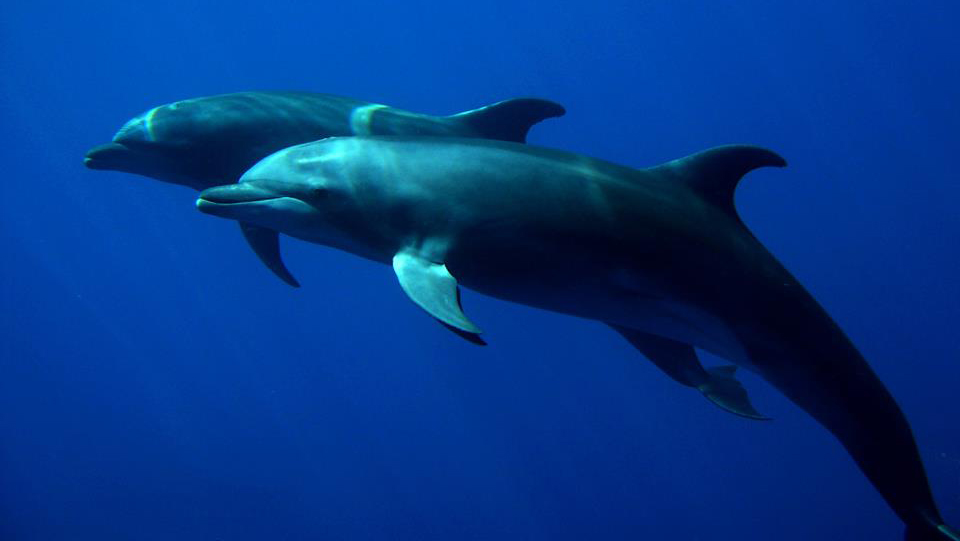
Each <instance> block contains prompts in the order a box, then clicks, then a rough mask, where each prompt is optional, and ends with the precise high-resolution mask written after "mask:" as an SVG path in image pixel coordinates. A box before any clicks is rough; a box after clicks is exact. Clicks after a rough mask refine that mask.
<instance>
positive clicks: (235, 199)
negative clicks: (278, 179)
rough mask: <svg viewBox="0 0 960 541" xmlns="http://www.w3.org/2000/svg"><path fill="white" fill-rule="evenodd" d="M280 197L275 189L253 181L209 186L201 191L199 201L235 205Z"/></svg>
mask: <svg viewBox="0 0 960 541" xmlns="http://www.w3.org/2000/svg"><path fill="white" fill-rule="evenodd" d="M278 197H281V196H279V195H277V194H276V193H275V192H274V191H273V190H268V189H266V188H263V187H260V186H257V185H256V184H252V183H244V184H228V185H226V186H215V187H213V188H207V189H206V190H203V191H202V192H200V198H199V199H198V200H197V201H205V202H207V203H214V204H217V205H235V204H238V203H253V202H256V201H264V200H267V199H276V198H278Z"/></svg>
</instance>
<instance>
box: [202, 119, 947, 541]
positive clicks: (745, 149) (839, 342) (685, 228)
mask: <svg viewBox="0 0 960 541" xmlns="http://www.w3.org/2000/svg"><path fill="white" fill-rule="evenodd" d="M785 165H786V162H785V161H784V160H783V158H781V157H780V156H779V155H777V154H776V153H774V152H772V151H769V150H766V149H762V148H758V147H751V146H743V145H733V146H726V147H718V148H714V149H710V150H706V151H703V152H699V153H697V154H694V155H691V156H688V157H686V158H682V159H678V160H674V161H672V162H668V163H665V164H662V165H660V166H657V167H653V168H650V169H643V170H635V169H630V168H627V167H622V166H619V165H616V164H612V163H609V162H604V161H601V160H594V159H591V158H587V157H585V156H580V155H577V154H573V153H568V152H562V151H557V150H550V149H544V148H536V147H531V146H527V145H518V144H515V143H507V142H498V141H485V140H479V139H473V140H467V139H446V138H417V137H347V138H331V139H326V140H323V141H317V142H314V143H307V144H304V145H299V146H296V147H293V148H288V149H285V150H282V151H280V152H277V153H275V154H273V155H271V156H269V157H267V158H265V159H264V160H262V161H260V162H259V163H258V164H257V165H255V166H254V167H252V168H251V169H250V170H249V171H247V172H246V173H244V175H243V177H242V178H241V179H240V183H239V184H232V185H229V186H222V187H217V188H211V189H208V190H205V191H204V192H202V193H201V194H200V198H199V199H198V200H197V207H198V208H199V210H200V211H201V212H205V213H207V214H211V215H214V216H220V217H223V218H229V219H235V220H245V221H250V222H252V223H255V224H258V225H260V226H262V227H268V228H271V229H273V230H276V231H281V232H283V233H286V234H288V235H292V236H295V237H298V238H301V239H304V240H307V241H310V242H315V243H319V244H323V245H327V246H331V247H334V248H338V249H341V250H344V251H346V252H349V253H352V254H355V255H358V256H361V257H364V258H367V259H370V260H373V261H378V262H381V263H384V264H387V265H391V266H392V267H393V270H394V272H395V274H396V276H397V279H398V281H399V283H400V287H401V288H402V289H403V290H404V292H405V293H406V294H407V295H408V296H409V298H410V299H411V300H412V301H413V302H414V303H416V304H417V305H418V306H420V307H421V308H422V309H423V310H425V311H426V312H427V313H428V314H430V315H431V316H433V317H434V318H436V319H437V320H439V321H440V322H442V323H443V324H444V325H446V326H447V327H449V328H451V329H453V330H454V331H456V332H457V333H458V334H460V335H461V336H464V337H466V338H468V339H470V340H471V341H475V342H478V341H479V337H478V335H479V333H480V329H479V328H478V327H477V325H476V324H474V323H473V321H471V320H470V319H469V318H468V317H467V316H466V314H465V313H464V312H463V309H462V307H461V304H460V295H459V291H460V290H459V286H460V285H463V286H464V287H468V288H471V289H473V290H475V291H478V292H481V293H484V294H487V295H490V296H493V297H497V298H501V299H504V300H508V301H512V302H516V303H520V304H525V305H529V306H535V307H539V308H543V309H546V310H551V311H555V312H560V313H565V314H569V315H575V316H579V317H583V318H588V319H594V320H598V321H602V322H604V323H607V324H608V325H610V326H611V327H613V328H614V329H616V330H617V331H618V332H620V333H621V334H623V335H624V336H625V337H626V338H627V339H628V340H630V342H631V343H633V344H634V345H635V346H636V347H637V348H638V349H640V351H641V352H643V353H645V354H647V355H648V356H649V357H650V358H651V360H653V361H654V362H655V363H656V364H658V365H660V366H661V368H664V369H665V370H666V371H667V372H668V373H670V374H672V375H674V376H675V378H676V379H678V380H680V381H681V382H685V383H686V384H689V385H692V386H699V385H701V384H702V383H703V381H704V377H705V375H704V372H705V371H704V370H703V369H702V367H699V368H700V369H699V371H698V370H690V366H691V364H693V365H698V363H697V362H696V357H695V352H694V347H699V348H702V349H704V350H707V351H710V352H712V353H714V354H717V355H719V356H721V357H724V358H726V359H728V360H730V361H732V362H734V363H736V364H738V365H740V366H742V367H744V368H747V369H748V370H751V371H753V372H756V373H757V374H759V375H760V376H761V377H763V378H764V379H766V380H767V381H768V382H770V383H771V384H772V385H773V386H775V387H776V388H777V389H778V390H780V391H781V392H782V393H783V394H784V395H786V396H787V397H788V398H789V399H790V400H791V401H793V402H794V403H795V404H797V405H798V406H799V407H801V408H803V409H804V410H805V411H806V412H807V413H809V414H810V415H811V416H813V417H814V418H815V419H816V420H817V421H818V422H819V423H820V424H822V425H823V426H824V427H826V428H827V429H828V430H829V431H830V432H832V433H833V434H834V436H836V438H837V439H838V440H839V441H840V443H841V444H843V446H844V447H845V448H846V449H847V452H849V453H850V455H851V456H852V458H853V459H854V460H855V461H856V463H857V465H858V466H859V467H860V469H861V471H863V473H864V474H865V475H866V477H867V478H868V479H869V480H870V482H871V483H873V485H874V487H876V489H877V490H878V491H879V492H880V494H881V495H882V496H883V498H884V499H885V500H886V502H887V503H888V504H889V506H890V507H891V508H892V509H893V511H894V512H896V513H897V515H898V516H899V517H900V519H901V520H903V522H904V523H905V524H906V526H907V529H906V539H907V540H908V541H935V540H939V541H947V540H949V541H960V536H958V533H957V531H956V530H954V529H952V528H950V527H949V526H947V525H945V524H944V521H943V519H942V518H941V516H940V513H939V511H938V510H937V506H936V504H935V502H934V500H933V495H932V494H931V492H930V487H929V483H928V481H927V476H926V472H925V471H924V467H923V463H922V461H921V459H920V454H919V452H918V451H917V446H916V442H915V441H914V437H913V434H912V431H911V429H910V425H909V424H908V422H907V420H906V418H905V416H904V415H903V412H902V411H901V410H900V408H899V406H898V405H897V403H896V401H895V400H894V399H893V397H892V396H891V395H890V393H889V391H888V390H887V389H886V387H885V386H884V385H883V383H882V382H881V381H880V380H879V378H877V376H876V375H875V374H874V373H873V371H872V370H871V369H870V366H869V365H868V364H867V362H866V360H865V359H864V358H863V357H862V355H861V354H860V353H859V352H858V351H857V349H856V347H855V346H854V345H853V344H852V343H851V342H850V340H849V339H848V338H847V337H846V335H845V334H844V333H843V331H842V330H841V329H840V327H839V326H838V325H837V324H836V323H835V322H834V321H833V320H832V319H831V318H830V316H829V315H828V314H827V313H826V312H825V311H824V310H823V308H822V307H821V306H820V305H819V304H818V303H817V302H816V300H815V299H814V298H813V297H812V296H810V294H809V293H807V291H806V290H805V289H804V288H803V287H802V286H801V285H800V283H799V282H798V281H797V280H796V279H795V278H794V277H793V276H792V275H791V274H790V273H789V272H788V271H787V270H786V269H785V268H784V267H783V266H782V265H781V264H780V263H779V262H778V261H777V260H776V259H775V258H774V257H773V255H772V254H770V253H769V252H768V251H767V250H766V248H764V247H763V245H762V244H761V243H760V242H759V241H758V240H757V239H756V238H755V237H754V236H753V235H752V234H751V233H750V231H748V230H747V228H746V226H744V224H743V223H742V222H741V221H740V219H739V217H738V216H737V213H736V210H735V208H734V204H733V194H734V190H735V188H736V186H737V184H738V182H739V181H740V178H741V177H743V176H744V175H746V174H747V173H749V172H750V171H752V170H754V169H756V168H759V167H767V166H777V167H783V166H785ZM695 368H696V367H695ZM725 371H726V372H727V373H729V372H730V370H729V369H725ZM718 387H719V389H709V388H708V389H702V391H703V392H704V393H705V394H708V396H709V393H710V392H715V391H720V392H722V391H723V389H722V387H723V386H722V385H721V386H718Z"/></svg>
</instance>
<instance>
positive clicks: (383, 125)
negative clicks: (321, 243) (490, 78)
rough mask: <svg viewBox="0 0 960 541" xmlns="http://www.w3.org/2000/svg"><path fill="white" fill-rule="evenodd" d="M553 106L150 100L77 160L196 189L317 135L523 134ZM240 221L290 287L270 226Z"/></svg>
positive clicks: (254, 97)
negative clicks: (425, 107)
mask: <svg viewBox="0 0 960 541" xmlns="http://www.w3.org/2000/svg"><path fill="white" fill-rule="evenodd" d="M563 114H564V109H563V107H562V106H560V105H559V104H556V103H554V102H551V101H547V100H542V99H536V98H517V99H510V100H505V101H501V102H498V103H495V104H492V105H488V106H486V107H481V108H479V109H474V110H471V111H466V112H463V113H459V114H455V115H451V116H431V115H423V114H418V113H411V112H408V111H403V110H400V109H395V108H392V107H387V106H385V105H380V104H376V103H369V102H365V101H361V100H356V99H353V98H345V97H341V96H333V95H329V94H315V93H309V92H239V93H234V94H223V95H218V96H209V97H202V98H193V99H187V100H182V101H178V102H174V103H170V104H166V105H161V106H159V107H154V108H153V109H150V110H149V111H147V112H146V113H143V114H142V115H140V116H137V117H135V118H133V119H132V120H130V121H129V122H127V123H126V124H124V126H123V127H122V128H120V131H118V132H117V134H116V135H115V136H114V138H113V141H112V142H110V143H107V144H105V145H100V146H97V147H94V148H92V149H90V150H89V151H88V152H87V155H86V158H85V159H84V163H85V164H86V166H87V167H89V168H91V169H99V170H112V171H123V172H127V173H135V174H138V175H143V176H146V177H150V178H154V179H157V180H162V181H164V182H170V183H173V184H180V185H183V186H188V187H190V188H193V189H195V190H203V189H205V188H209V187H212V186H219V185H221V184H228V183H231V182H236V181H237V179H239V178H240V175H242V174H243V172H244V171H246V170H247V169H249V168H250V167H251V166H252V165H253V164H255V163H257V161H259V160H260V159H261V158H264V157H266V156H267V155H269V154H271V153H272V152H275V151H277V150H280V149H282V148H286V147H289V146H292V145H296V144H300V143H306V142H308V141H315V140H317V139H323V138H325V137H331V136H336V135H424V136H456V137H481V138H489V139H501V140H504V141H517V142H523V141H524V139H525V138H526V135H527V132H528V131H529V129H530V127H531V126H533V125H534V124H536V123H538V122H540V121H541V120H544V119H547V118H551V117H557V116H562V115H563ZM241 230H242V232H243V234H244V236H245V237H246V239H247V241H248V243H249V244H250V246H251V248H253V250H254V252H255V253H256V254H257V256H258V257H259V258H260V260H261V261H262V262H263V263H264V264H265V265H266V266H267V267H268V268H269V269H270V270H271V271H273V272H274V274H276V275H277V276H278V277H279V278H280V279H282V280H283V281H284V282H286V283H288V284H290V285H291V286H294V287H297V286H299V283H298V282H297V280H296V278H294V277H293V275H292V274H291V273H290V271H289V270H288V269H287V267H286V265H284V263H283V259H282V258H281V256H280V247H279V242H278V238H277V233H276V232H275V231H271V230H269V229H264V228H260V227H255V226H252V225H250V224H246V223H241Z"/></svg>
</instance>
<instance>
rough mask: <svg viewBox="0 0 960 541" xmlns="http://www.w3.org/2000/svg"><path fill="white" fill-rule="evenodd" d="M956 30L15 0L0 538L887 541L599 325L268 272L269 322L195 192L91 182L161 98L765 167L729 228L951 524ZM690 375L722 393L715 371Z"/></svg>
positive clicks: (831, 448)
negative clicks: (708, 377)
mask: <svg viewBox="0 0 960 541" xmlns="http://www.w3.org/2000/svg"><path fill="white" fill-rule="evenodd" d="M957 20H960V3H957V2H955V1H929V2H892V1H880V2H869V3H865V2H836V1H825V0H807V1H803V2H799V1H792V0H790V1H784V2H769V1H761V0H737V1H735V2H694V1H689V0H677V1H671V2H626V1H612V2H576V3H574V2H545V1H541V2H526V1H518V0H515V1H509V2H508V1H501V0H492V1H487V2H481V3H457V2H423V1H407V2H395V3H391V2H373V1H369V0H357V1H352V2H287V1H283V0H276V1H272V2H222V3H216V2H202V1H199V2H198V1H182V0H172V1H164V2H153V3H146V2H101V1H90V2H63V1H59V2H51V1H45V0H37V1H33V2H5V3H3V5H2V6H0V138H2V140H0V143H2V144H0V164H2V174H3V179H2V181H0V186H2V192H0V193H2V196H0V248H2V252H0V253H2V256H0V257H2V261H3V264H2V266H0V302H2V305H0V308H2V310H0V539H3V540H86V539H91V540H93V539H96V540H106V539H110V540H113V539H130V540H169V539H184V540H194V539H196V540H225V541H227V540H248V539H249V540H253V539H258V540H259V539H283V540H301V539H337V540H341V539H342V540H366V539H371V540H372V539H398V540H433V539H436V540H448V539H478V540H486V539H523V540H557V539H637V540H641V539H642V540H663V539H686V540H717V539H736V540H738V541H746V540H770V539H779V540H784V541H791V540H809V539H831V540H832V539H837V540H841V539H844V540H846V539H871V540H874V539H875V540H899V539H901V538H902V525H901V523H900V522H899V520H898V519H897V518H896V516H895V515H894V514H893V512H892V511H890V510H889V509H888V508H887V506H886V504H885V503H884V502H883V501H882V499H881V498H880V496H879V495H878V494H877V492H876V491H874V489H873V488H872V487H871V486H870V485H869V484H868V482H867V481H866V479H865V478H864V477H863V476H862V475H861V473H860V472H859V470H858V469H857V468H856V466H855V465H854V463H853V461H852V460H851V459H850V458H849V457H848V455H847V454H846V453H845V451H844V450H843V449H842V448H841V446H840V445H839V443H837V441H836V440H834V438H833V437H832V436H831V435H830V434H828V433H827V431H826V430H825V429H823V428H821V427H820V426H819V425H817V424H816V423H815V422H814V421H813V420H812V419H811V418H809V417H808V416H807V415H806V414H804V413H803V412H802V411H800V410H799V409H798V408H796V407H795V406H793V405H792V404H791V403H789V402H788V401H787V400H786V399H784V398H783V397H782V396H781V395H779V394H778V393H777V392H776V391H775V390H774V389H772V388H771V387H770V386H769V385H767V384H766V383H765V382H763V381H762V380H760V379H759V378H757V377H755V376H752V375H750V374H742V379H743V380H744V382H745V384H746V386H747V387H748V388H749V390H750V392H751V395H752V397H753V400H754V403H755V404H756V405H757V407H758V408H759V409H760V410H761V411H762V412H764V413H766V414H769V415H771V416H773V417H775V420H774V421H772V422H769V423H759V422H752V421H748V420H744V419H741V418H737V417H735V416H733V415H730V414H728V413H725V412H723V411H721V410H719V409H718V408H716V407H714V406H713V405H711V404H710V403H708V402H707V401H706V400H704V399H703V398H702V397H701V396H700V395H699V393H697V392H696V391H693V390H690V389H687V388H683V387H681V386H679V385H677V384H676V383H674V382H673V381H671V380H669V379H668V378H667V377H666V376H664V375H663V374H662V373H661V372H659V371H658V370H657V369H656V368H655V367H654V366H653V365H652V364H651V363H649V362H648V361H647V360H646V359H644V358H643V357H642V356H640V355H639V354H638V353H637V352H636V351H634V350H633V349H632V348H631V347H630V346H629V345H628V344H626V342H624V341H623V340H622V339H621V338H620V337H618V336H616V335H615V334H614V333H612V332H610V331H609V330H608V329H606V328H605V327H604V326H602V325H600V324H598V323H595V322H589V321H582V320H577V319H574V318H570V317H565V316H560V315H556V314H551V313H546V312H541V311H537V310H533V309H529V308H525V307H522V306H518V305H514V304H509V303H505V302H502V301H497V300H493V299H489V298H486V297H483V296H481V295H478V294H474V293H472V292H469V291H467V292H465V294H464V305H465V308H466V310H467V312H468V314H470V316H471V318H472V319H473V320H474V321H476V322H477V323H478V324H480V326H482V327H483V328H484V330H485V331H486V334H485V336H486V337H487V339H488V340H489V342H490V346H489V347H487V348H477V347H475V346H472V345H470V344H468V343H467V342H465V341H463V340H461V339H459V338H457V337H456V336H454V335H453V334H452V333H449V332H448V331H446V330H444V329H443V328H442V327H440V326H439V325H437V324H436V323H434V322H433V321H431V320H430V319H429V318H428V317H427V316H426V315H425V314H423V313H422V312H421V311H420V310H419V309H418V308H417V307H415V306H414V305H413V304H412V303H411V302H409V301H408V300H407V299H406V298H405V295H404V294H403V293H402V291H401V290H400V288H399V287H398V286H397V284H396V278H395V277H394V276H393V273H392V272H391V271H390V269H389V268H386V267H383V266H380V265H377V264H374V263H370V262H366V261H363V260H360V259H359V258H356V257H353V256H349V255H347V254H343V253H339V252H335V251H332V250H330V249H326V248H323V247H320V246H315V245H309V244H306V243H303V242H300V241H294V240H291V239H284V240H283V248H284V252H285V255H286V260H287V263H288V265H289V266H290V268H291V269H292V270H293V272H294V274H296V275H297V276H298V277H299V278H300V279H301V282H302V283H303V285H304V287H303V288H301V289H300V290H294V289H291V288H289V287H287V286H285V285H284V284H282V283H281V282H280V281H279V280H277V279H276V278H274V277H273V276H272V275H270V274H269V272H268V271H267V270H265V269H264V268H263V267H262V266H261V265H260V264H259V262H258V261H256V259H255V258H254V256H253V255H252V253H251V252H250V251H249V249H248V248H247V247H246V246H245V245H244V243H243V240H242V239H241V237H240V235H239V234H238V232H237V229H236V226H235V225H234V224H232V223H230V222H228V221H226V220H222V219H218V218H212V217H210V216H205V215H201V214H200V213H198V212H197V211H196V209H195V208H194V199H195V193H194V192H192V191H191V190H189V189H186V188H182V187H178V186H174V185H170V184H164V183H161V182H157V181H154V180H150V179H146V178H143V177H136V176H133V175H128V174H121V173H112V172H98V171H90V170H87V169H85V168H84V167H83V164H82V158H83V155H84V152H85V151H86V150H87V149H88V148H89V147H92V146H94V145H97V144H100V143H104V142H107V141H108V140H109V139H110V137H111V136H112V135H113V133H114V132H115V131H116V130H117V129H118V128H119V127H120V125H121V124H122V123H123V122H125V121H126V120H127V119H128V118H130V117H133V116H135V115H136V114H139V113H140V112H142V111H145V110H147V109H149V108H151V107H153V106H155V105H159V104H162V103H167V102H171V101H175V100H178V99H182V98H188V97H195V96H203V95H210V94H217V93H223V92H233V91H240V90H256V89H296V90H308V91H317V92H328V93H335V94H342V95H347V96H353V97H357V98H361V99H366V100H370V101H375V102H380V103H387V104H390V105H393V106H396V107H401V108H404V109H408V110H413V111H419V112H425V113H434V114H449V113H454V112H458V111H461V110H465V109H470V108H474V107H478V106H481V105H484V104H487V103H490V102H494V101H497V100H501V99H505V98H509V97H515V96H527V95H531V96H539V97H544V98H549V99H553V100H556V101H558V102H560V103H563V104H564V105H565V106H566V107H567V110H568V113H567V115H566V116H565V117H563V118H560V119H554V120H549V121H546V122H544V123H543V124H541V125H538V126H536V127H535V128H534V129H533V130H532V132H531V134H530V139H529V140H530V142H531V143H533V144H538V145H546V146H553V147H560V148H564V149H568V150H573V151H577V152H581V153H584V154H588V155H591V156H596V157H600V158H604V159H608V160H612V161H615V162H619V163H623V164H626V165H631V166H635V167H645V166H650V165H655V164H657V163H660V162H663V161H666V160H669V159H673V158H676V157H680V156H682V155H686V154H688V153H691V152H694V151H698V150H701V149H704V148H706V147H709V146H713V145H718V144H724V143H752V144H758V145H763V146H766V147H769V148H772V149H775V150H776V151H778V152H779V153H781V154H782V155H783V156H785V157H786V158H787V160H788V161H789V162H790V166H789V167H788V168H787V169H784V170H777V169H764V170H760V171H757V172H754V173H751V174H750V175H749V176H748V177H747V178H746V180H745V181H744V182H743V183H742V184H741V187H740V189H739V190H738V192H737V206H738V208H739V211H740V213H741V215H742V216H743V218H744V220H745V221H746V223H747V224H748V225H749V226H750V228H751V229H752V230H753V231H754V232H755V234H756V235H757V236H758V237H759V238H760V239H761V240H762V241H763V242H764V243H765V244H766V245H767V246H768V247H769V248H770V250H771V251H772V252H773V253H774V254H775V255H776V256H777V257H778V258H779V259H780V260H781V261H782V262H783V263H784V264H785V265H786V266H787V267H788V268H789V269H791V270H792V271H793V272H794V273H795V274H796V276H797V277H798V278H799V279H800V280H801V282H802V283H804V285H805V286H806V287H807V288H808V289H809V290H810V291H811V292H812V293H813V294H814V296H816V297H817V298H818V299H819V300H820V302H821V303H822V304H823V305H824V306H825V307H826V308H827V310H828V311H829V312H830V313H831V314H832V315H833V316H834V318H835V319H836V320H837V321H838V322H839V323H840V325H841V326H842V327H843V328H844V329H845V330H846V331H847V333H848V334H849V335H850V337H851V338H852V339H853V341H854V342H855V343H856V344H857V345H858V347H859V348H860V349H861V351H862V352H863V353H864V355H865V356H866V357H867V359H868V360H869V361H870V363H871V365H872V366H873V367H874V369H875V370H876V371H877V373H878V374H879V375H880V377H881V378H882V379H883V380H884V381H885V382H886V384H887V385H888V387H889V388H890V389H891V391H892V392H893V394H894V395H895V396H896V397H897V399H898V401H899V403H900V404H901V406H902V407H903V409H904V411H905V412H906V414H907V416H908V417H909V419H910V420H911V422H912V425H913V429H914V431H915V433H916V436H917V439H918V442H919V445H920V449H921V451H922V454H923V457H924V460H925V463H926V466H927V468H928V471H929V474H930V480H931V483H932V486H933V489H934V492H935V494H936V496H937V499H938V502H939V505H940V507H941V510H942V512H943V514H944V516H945V518H946V519H947V521H948V522H951V523H952V524H954V525H957V524H958V523H960V422H958V417H960V401H958V391H957V390H958V387H960V332H958V322H960V318H958V313H960V312H958V310H960V309H958V306H960V282H958V279H957V277H958V270H960V252H958V241H957V237H958V232H960V212H958V208H960V206H958V204H960V182H958V181H960V174H958V160H957V157H958V143H960V137H958V132H960V105H958V96H960V32H958V31H957V28H956V21H957ZM710 362H720V361H718V360H716V359H712V360H710Z"/></svg>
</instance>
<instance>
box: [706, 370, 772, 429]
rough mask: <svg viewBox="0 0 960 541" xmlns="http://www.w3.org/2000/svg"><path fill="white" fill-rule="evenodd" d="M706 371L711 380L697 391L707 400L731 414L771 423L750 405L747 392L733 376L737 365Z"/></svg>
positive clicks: (768, 418)
mask: <svg viewBox="0 0 960 541" xmlns="http://www.w3.org/2000/svg"><path fill="white" fill-rule="evenodd" d="M706 371H707V374H708V375H709V379H708V380H707V381H706V382H704V383H702V384H700V385H698V386H697V390H698V391H700V392H701V393H703V396H705V397H707V400H709V401H711V402H713V403H714V404H716V405H718V406H720V407H721V408H723V409H724V410H726V411H729V412H730V413H733V414H735V415H739V416H741V417H746V418H747V419H755V420H757V421H769V420H770V419H771V418H770V417H767V416H766V415H763V414H762V413H760V412H759V411H757V410H756V408H754V407H753V404H751V403H750V397H749V396H747V390H746V389H744V388H743V385H742V384H741V383H740V382H739V381H738V380H737V379H736V378H734V377H733V374H734V373H735V372H736V371H737V367H736V366H735V365H732V364H730V365H725V366H714V367H711V368H707V369H706Z"/></svg>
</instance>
